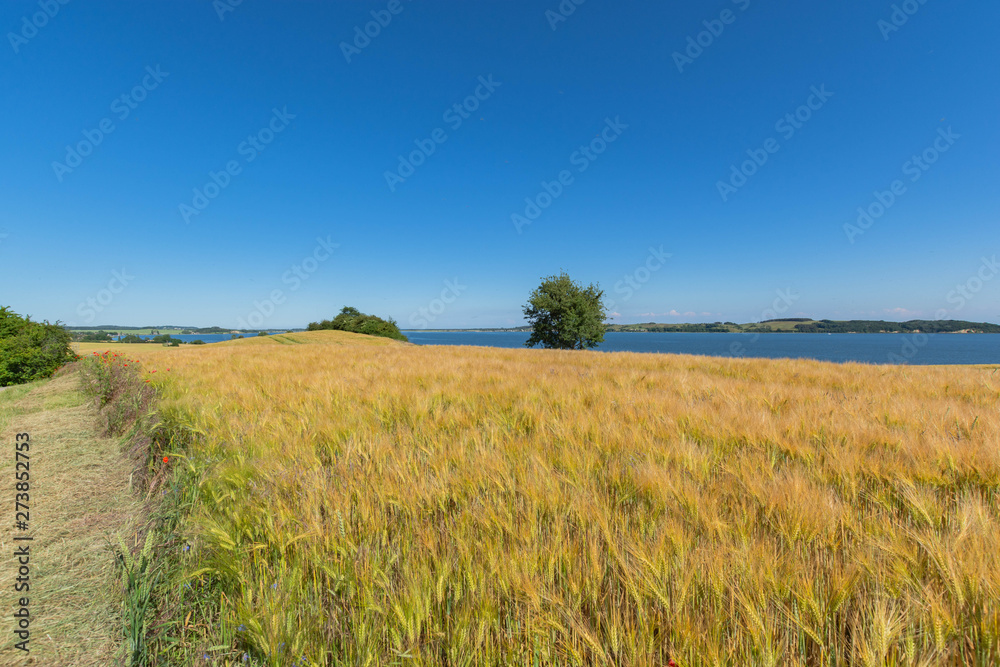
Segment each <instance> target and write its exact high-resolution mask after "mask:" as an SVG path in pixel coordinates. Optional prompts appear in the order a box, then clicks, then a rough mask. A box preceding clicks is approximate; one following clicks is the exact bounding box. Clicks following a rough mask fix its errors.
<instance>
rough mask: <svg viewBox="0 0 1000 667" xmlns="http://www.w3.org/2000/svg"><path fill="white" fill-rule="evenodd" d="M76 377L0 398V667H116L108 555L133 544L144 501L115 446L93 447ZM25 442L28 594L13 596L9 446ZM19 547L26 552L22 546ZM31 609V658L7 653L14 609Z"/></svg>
mask: <svg viewBox="0 0 1000 667" xmlns="http://www.w3.org/2000/svg"><path fill="white" fill-rule="evenodd" d="M94 416H95V412H94V408H93V405H92V403H91V402H90V400H89V399H88V398H87V397H86V396H84V394H83V393H82V392H81V391H80V389H79V378H78V376H77V374H76V372H68V373H64V374H62V375H60V376H59V377H56V378H54V379H52V380H46V381H43V382H35V383H32V384H30V385H26V386H20V387H11V388H8V389H7V390H6V391H3V392H0V442H2V443H3V445H2V447H3V451H2V454H0V479H2V480H3V481H2V483H0V489H2V490H3V491H2V492H3V494H4V496H3V497H2V498H0V507H3V511H2V516H0V553H2V554H3V557H2V558H0V591H2V593H0V608H2V610H3V612H2V620H0V665H29V664H34V665H84V666H86V665H102V666H103V665H111V664H119V663H120V662H121V659H120V656H119V655H118V650H119V645H120V643H121V637H122V630H121V610H120V603H121V591H120V586H119V584H118V582H117V578H116V572H115V564H114V556H113V553H112V550H111V548H110V546H109V541H110V543H111V544H117V538H116V535H117V534H122V535H123V537H125V536H127V535H128V536H130V535H131V534H132V532H133V531H132V530H131V528H132V526H133V525H134V522H135V521H136V517H137V516H139V514H140V511H141V498H138V497H136V494H133V493H132V492H131V491H130V489H129V473H130V469H129V466H128V463H127V462H126V461H125V459H124V457H123V456H122V453H121V449H120V446H119V443H118V441H117V440H115V439H113V438H102V437H99V436H98V435H97V433H96V430H95V426H94V424H95V420H94ZM23 432H27V433H29V434H30V435H31V450H30V456H31V459H30V464H31V470H30V472H31V491H30V494H31V498H30V512H31V519H30V526H31V530H30V534H32V535H33V536H34V540H33V541H32V542H30V545H31V547H30V548H31V575H30V576H31V590H30V592H29V593H27V594H25V593H15V592H14V588H13V585H14V579H15V577H16V576H17V573H16V562H15V561H14V558H13V553H14V549H15V542H14V541H13V537H14V534H15V533H19V534H20V531H15V530H14V528H13V522H14V497H13V494H14V484H13V480H14V442H15V441H14V436H15V434H17V433H23ZM17 544H23V542H19V543H17ZM22 596H26V597H28V598H29V599H30V612H31V626H30V631H31V641H30V644H29V646H30V647H31V652H30V653H28V654H25V653H23V652H22V651H20V650H18V649H16V648H14V643H15V642H16V641H19V640H18V639H17V638H16V636H15V635H14V634H13V632H12V629H13V627H12V623H13V618H12V616H11V614H13V611H14V606H15V603H16V601H17V599H18V598H19V597H22Z"/></svg>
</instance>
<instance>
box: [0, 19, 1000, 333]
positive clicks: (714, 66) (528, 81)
mask: <svg viewBox="0 0 1000 667" xmlns="http://www.w3.org/2000/svg"><path fill="white" fill-rule="evenodd" d="M227 2H228V0H220V1H219V2H217V3H215V5H214V6H213V3H212V2H209V1H208V0H199V1H197V2H195V1H187V0H171V1H170V2H115V3H111V2H102V1H99V0H95V1H91V0H86V1H85V0H69V1H68V2H67V4H59V0H42V2H41V3H39V2H38V0H35V1H21V0H5V1H4V2H3V4H2V6H0V29H2V32H3V34H4V39H3V43H2V44H0V76H2V85H0V98H2V106H0V109H2V111H0V113H2V118H3V121H4V122H3V126H4V130H3V132H2V133H0V155H2V159H0V194H2V204H3V205H2V206H0V234H2V235H3V236H0V304H4V305H9V306H11V307H13V308H14V309H15V310H16V311H18V312H22V313H28V314H31V315H32V316H33V317H35V318H38V319H49V320H56V319H58V320H62V321H64V322H70V323H74V324H78V325H83V324H103V323H117V324H123V325H147V324H154V323H156V324H164V323H176V324H189V325H201V326H208V325H221V326H226V327H235V326H238V325H239V323H240V322H241V321H242V322H248V323H249V324H259V325H260V326H263V327H283V326H304V325H305V324H306V323H307V322H308V321H310V320H314V319H319V318H321V317H329V316H331V315H333V314H335V313H336V311H337V310H339V308H340V307H341V306H343V305H345V304H349V305H353V306H356V307H358V308H360V309H361V310H364V311H366V312H374V313H376V314H379V315H383V316H392V317H394V318H395V319H396V320H398V321H399V323H400V324H401V325H402V326H403V327H404V328H405V327H410V326H414V325H417V324H418V323H419V324H427V325H431V326H442V327H462V326H468V327H478V326H495V325H502V326H508V325H518V324H522V323H523V320H522V316H521V310H520V308H521V305H522V304H523V303H524V301H525V300H526V297H527V296H528V294H529V292H530V291H531V289H532V288H533V287H535V286H536V285H537V284H538V282H539V278H540V277H542V276H546V275H550V274H553V273H557V272H558V271H559V270H560V269H565V270H566V271H567V272H568V273H569V274H570V275H571V276H572V277H574V278H575V279H577V280H579V281H582V282H585V283H589V282H599V283H600V284H601V286H602V287H603V288H604V289H605V291H606V295H607V298H608V301H609V305H610V306H611V310H612V311H613V312H615V313H617V314H618V315H617V316H616V321H619V322H635V321H650V320H656V321H661V322H672V321H674V322H676V321H715V320H733V321H741V322H743V321H754V320H758V319H761V318H762V315H770V313H769V312H768V309H769V308H772V306H774V305H776V304H777V305H778V307H779V308H778V309H777V311H776V312H777V313H778V314H780V315H788V316H804V315H808V316H813V317H818V318H841V319H844V318H881V319H894V320H902V319H910V318H917V317H925V318H934V317H935V316H936V315H937V314H940V309H942V308H944V309H948V313H947V316H948V317H954V318H957V319H970V320H989V321H994V322H996V321H1000V298H998V297H1000V277H998V279H993V275H992V274H991V271H992V273H996V270H995V269H984V266H983V258H984V257H985V258H986V259H990V258H992V257H993V256H994V254H995V253H997V252H1000V247H998V246H1000V243H998V240H1000V238H998V233H997V221H998V209H1000V206H998V205H1000V168H998V162H997V159H998V155H1000V124H998V123H997V118H998V117H1000V88H998V86H997V82H998V81H1000V40H997V38H996V34H995V32H996V26H997V25H998V24H1000V5H998V4H996V3H988V2H972V1H962V0H926V2H925V3H924V4H920V3H919V2H917V0H910V2H909V4H908V8H909V9H911V10H914V9H915V12H914V13H913V14H912V15H904V14H899V13H897V15H896V16H895V17H893V11H894V10H893V7H892V5H893V3H891V2H888V1H886V2H873V1H871V0H843V1H841V2H837V3H803V2H792V1H791V0H779V1H778V2H762V1H760V0H737V1H731V0H713V1H711V2H697V3H652V2H646V1H643V2H639V1H632V2H630V1H626V2H607V1H605V0H586V2H583V3H582V4H580V5H579V6H577V5H575V4H573V3H572V0H565V1H564V2H563V3H562V5H563V8H564V10H565V9H568V8H570V7H574V8H575V11H573V12H572V13H571V14H570V15H569V16H563V15H561V14H558V12H559V7H560V3H559V1H558V0H537V1H535V0H532V1H519V0H496V1H475V2H474V1H472V0H469V1H467V2H432V1H429V0H413V1H411V0H399V2H398V4H396V3H390V2H388V0H386V1H379V2H293V1H286V2H274V1H270V2H268V1H265V0H243V1H242V2H241V3H240V4H238V5H236V6H233V7H229V6H228V4H223V3H227ZM904 4H905V3H904ZM220 7H229V9H231V10H232V11H222V10H221V9H220ZM46 8H47V10H48V12H49V13H50V14H53V15H52V16H51V17H50V16H46V15H44V14H41V13H40V12H45V11H46ZM390 10H395V11H396V13H395V14H394V13H392V11H390ZM373 11H374V12H375V18H373V15H372V12H373ZM724 12H725V13H724ZM220 13H221V18H220ZM567 13H568V12H567ZM904 16H905V19H906V20H905V22H904V21H903V17H904ZM556 17H558V19H562V18H565V20H557V18H556ZM376 18H377V19H381V20H382V21H383V22H384V23H386V25H385V26H384V27H383V26H376V24H372V25H369V26H367V27H368V30H369V31H370V32H372V33H375V32H377V33H378V34H377V35H376V36H375V37H372V38H368V39H367V42H366V40H365V39H360V38H359V39H358V40H357V44H358V45H360V46H361V48H359V47H358V46H357V45H355V44H353V42H354V41H355V39H356V35H357V33H356V30H355V28H356V27H357V28H358V29H359V30H360V31H362V32H363V31H364V30H365V27H366V23H368V22H371V21H373V20H375V19H376ZM388 19H391V20H388ZM893 19H895V21H896V24H899V25H898V26H897V25H895V24H893V23H892V20H893ZM880 21H882V22H883V23H881V25H880V23H879V22H880ZM706 22H708V23H707V24H706ZM39 24H40V25H41V27H38V25H39ZM376 27H377V28H378V30H377V31H376ZM897 27H898V29H896V28H897ZM713 30H714V32H716V33H718V34H717V35H715V34H711V31H713ZM699 33H703V34H701V35H699ZM689 37H690V38H691V39H692V40H693V41H694V42H695V43H697V41H698V40H699V39H700V41H701V42H702V43H703V44H706V46H703V47H690V42H689V41H688V39H689ZM342 43H348V44H351V48H350V49H348V50H347V51H348V53H347V54H346V55H345V47H344V46H342ZM689 47H690V48H689ZM699 48H700V52H699ZM688 49H689V52H688V54H687V55H684V56H683V58H681V57H680V56H678V55H675V54H677V53H680V54H684V52H685V50H688ZM348 58H349V59H350V62H348ZM147 68H149V69H147ZM157 68H159V69H157ZM151 72H152V73H156V74H155V76H154V74H152V73H151ZM157 72H158V73H157ZM480 77H482V80H484V81H487V82H491V81H492V82H493V83H490V85H489V86H484V85H483V84H482V83H480V81H481V79H480ZM491 77H492V78H491ZM497 84H499V85H497ZM824 86H825V89H824V88H823V87H824ZM137 87H138V88H137ZM814 89H815V90H819V91H820V92H821V93H822V96H816V95H815V93H814V92H812V91H813V90H814ZM824 91H826V92H824ZM477 92H478V94H479V96H480V98H481V99H476V98H475V95H476V94H477ZM827 93H832V96H829V97H828V96H827ZM122 96H125V99H124V100H123V99H122ZM470 96H472V97H471V98H470ZM140 98H141V99H140ZM456 104H458V105H460V108H461V105H463V104H466V105H467V107H466V108H473V107H474V110H472V111H467V110H463V111H462V112H461V113H462V115H459V113H458V112H456V111H455V110H454V109H453V107H454V105H456ZM808 104H812V106H813V107H814V108H813V109H811V110H810V109H808V107H806V108H800V107H802V106H803V105H808ZM449 109H451V112H449ZM275 110H277V112H278V113H277V115H275ZM446 112H449V113H447V114H446ZM796 113H798V114H799V118H800V119H801V118H807V120H804V121H800V120H796V121H794V125H793V124H792V123H789V122H788V121H787V120H786V121H783V122H782V123H781V124H778V125H776V124H777V123H779V121H782V119H784V118H785V117H786V115H787V114H793V119H794V115H795V114H796ZM126 114H127V115H126ZM463 115H464V116H467V117H466V118H463V117H462V116H463ZM290 116H294V118H291V117H290ZM609 120H610V124H609V122H608V121H609ZM102 123H103V127H104V128H111V129H112V131H111V132H110V133H105V132H103V131H102V130H101V128H102ZM625 126H627V127H625ZM796 126H797V127H796ZM274 130H277V131H274ZM949 132H950V135H949ZM602 134H603V135H604V138H601V135H602ZM101 135H103V136H101ZM88 136H89V137H90V139H88V138H87V137H88ZM948 136H950V138H948V139H946V138H945V137H948ZM956 136H957V137H958V138H956ZM98 137H100V138H101V140H100V143H99V144H97V145H96V146H93V147H92V150H90V148H91V147H90V146H89V144H88V142H89V141H90V140H91V139H96V138H98ZM248 137H254V142H256V143H257V145H258V146H259V148H260V149H259V150H258V148H255V147H254V146H253V144H252V143H244V142H247V141H248ZM434 137H437V139H438V141H435V140H434ZM442 139H444V140H443V141H441V140H442ZM606 139H614V140H613V141H611V142H610V143H606V142H605V140H606ZM769 140H771V141H770V142H769ZM266 141H270V143H263V142H266ZM935 141H937V148H934V146H935ZM81 142H83V144H82V147H81V148H80V152H81V153H83V152H85V153H89V154H88V155H86V156H81V157H80V158H79V161H77V158H76V157H75V156H74V155H69V156H68V155H67V147H68V146H69V147H73V150H74V151H75V150H76V147H77V146H79V145H80V144H81ZM415 142H422V144H423V145H424V147H425V148H427V147H429V146H431V145H433V147H434V152H433V153H432V154H430V155H429V156H423V155H417V156H416V160H415V161H416V162H422V164H420V165H419V166H417V167H416V168H415V169H414V170H413V173H412V175H409V170H408V167H407V166H405V165H404V166H403V167H402V170H401V171H400V164H399V162H400V160H399V157H398V156H400V155H404V156H409V155H410V154H411V153H412V152H413V151H415V150H418V147H417V143H415ZM591 142H594V143H591ZM581 147H588V151H590V150H591V149H590V148H589V147H593V150H594V151H595V152H590V153H589V156H588V154H587V153H584V152H579V151H580V149H581ZM766 147H770V148H771V149H772V150H774V149H776V152H771V153H769V152H768V151H767V150H766ZM945 148H946V149H947V150H946V151H944V152H939V151H938V149H945ZM602 149H603V152H601V153H600V154H597V153H596V151H599V150H602ZM925 150H929V153H928V157H930V158H934V159H935V160H934V163H933V164H926V163H923V162H921V164H922V165H923V166H922V167H921V166H915V165H914V164H913V163H909V164H907V163H908V162H909V161H910V160H911V159H912V157H913V156H914V155H916V156H918V157H919V156H920V155H921V154H922V153H924V151H925ZM748 151H750V153H749V154H748ZM753 155H756V156H757V159H758V161H760V160H761V159H762V157H763V156H766V157H767V161H766V162H764V164H763V165H761V166H759V167H757V166H756V165H753V164H749V165H747V166H746V167H745V169H746V171H748V172H754V168H755V167H756V172H755V173H752V175H751V176H749V177H747V178H746V180H745V183H744V182H743V180H742V178H743V177H742V176H737V177H733V175H732V173H731V169H732V166H733V165H736V168H737V169H739V168H740V165H742V163H743V162H744V161H746V160H749V159H751V156H753ZM251 158H253V159H252V160H251ZM421 158H422V159H421ZM408 159H409V158H407V160H408ZM56 163H58V164H56ZM228 163H232V164H231V165H230V166H232V167H233V170H234V172H238V173H235V175H229V174H225V175H221V172H224V171H225V170H226V168H227V164H228ZM74 164H76V165H77V166H75V167H73V166H72V165H74ZM70 169H71V170H70ZM211 172H214V173H216V175H217V180H219V181H221V182H226V181H227V179H228V184H227V185H226V187H224V188H219V189H218V190H216V189H215V188H214V187H211V186H210V187H209V188H208V190H209V192H210V193H212V194H215V195H217V196H215V197H214V198H213V199H211V200H207V199H206V200H204V201H202V200H199V199H198V197H196V195H195V192H194V191H195V189H199V190H201V191H202V192H203V193H204V190H205V186H206V184H208V183H211V182H212V181H211V178H210V173H211ZM387 172H394V173H395V174H396V176H399V175H400V174H401V173H402V174H403V175H404V176H406V178H405V180H404V181H403V182H399V181H397V180H396V177H387V175H386V174H387ZM561 172H566V173H563V174H562V176H563V178H564V179H566V184H565V185H563V184H559V178H560V174H561ZM731 179H732V180H731ZM897 180H898V181H899V183H897V184H896V185H897V189H898V192H899V193H900V194H898V195H892V197H894V201H893V202H892V203H891V204H890V205H888V206H887V207H886V208H885V210H884V212H883V213H882V215H881V216H877V217H873V218H872V219H871V222H870V224H869V223H867V222H866V223H865V224H866V225H867V227H866V228H862V227H858V226H857V219H858V217H859V214H858V208H859V207H864V208H869V207H872V205H873V204H876V203H877V199H876V197H875V194H874V193H875V192H876V191H880V192H883V191H889V192H891V189H892V184H893V181H897ZM389 181H392V183H390V182H389ZM543 181H544V182H546V183H548V184H549V189H550V190H551V191H552V192H557V193H559V194H558V196H556V197H555V198H554V199H551V203H550V201H549V200H548V199H547V198H548V197H549V195H548V194H547V193H545V190H544V189H543V186H542V182H543ZM720 181H721V182H725V183H728V185H729V187H722V188H721V191H720ZM734 183H735V184H736V185H738V187H736V186H734V185H733V184H734ZM560 188H561V189H562V191H561V193H560V192H559V189H560ZM540 193H541V194H542V195H543V196H541V197H540V203H543V204H549V205H548V206H547V207H546V208H544V210H540V215H537V217H535V219H534V220H532V221H531V224H515V222H516V221H517V220H520V218H515V219H514V220H513V221H512V215H515V214H516V215H519V216H525V215H526V213H529V214H532V215H534V214H535V213H538V212H537V211H532V210H530V209H529V210H528V211H526V208H528V205H527V204H526V202H525V199H526V198H529V199H533V200H536V201H538V200H539V195H540ZM888 197H889V195H882V198H883V200H884V202H888V201H889V199H888ZM206 203H207V206H205V204H206ZM196 204H197V205H201V206H202V209H201V210H198V209H197V208H195V205H196ZM182 205H184V206H187V207H191V208H190V209H184V208H182ZM879 206H881V204H879ZM879 206H875V207H874V208H872V211H873V212H874V213H878V212H879ZM185 210H186V211H187V214H185ZM192 211H195V212H196V214H194V213H192ZM523 220H527V217H525V218H523ZM845 225H854V226H855V227H854V228H851V227H848V228H847V229H845ZM852 229H853V231H852ZM318 238H321V239H323V240H324V242H325V243H326V244H327V245H330V244H337V247H336V248H334V249H333V250H332V251H331V250H328V249H325V248H324V246H323V245H322V244H320V243H319V242H318V241H317V239H318ZM661 247H662V250H661ZM650 248H653V249H654V250H655V251H656V253H653V254H652V255H651V251H650ZM660 253H663V254H669V255H670V257H669V258H663V257H660V258H659V259H657V258H656V255H659V254H660ZM315 257H319V258H321V259H322V258H325V260H324V261H318V260H316V259H315ZM309 258H313V259H309ZM297 266H298V267H299V269H298V275H297V274H296V272H295V271H296V269H295V267H297ZM650 268H653V269H654V270H652V271H650V270H649V269H650ZM308 269H312V271H311V272H310V271H309V270H308ZM114 272H118V274H122V273H123V272H124V275H123V276H122V277H121V278H118V277H116V274H115V273H114ZM977 275H980V276H982V277H984V278H986V279H985V280H977V279H976V278H975V277H976V276H977ZM302 276H305V279H303V277H302ZM626 276H628V277H629V280H631V281H632V283H633V285H634V287H635V288H633V287H630V286H629V285H628V282H627V281H626V280H625V279H626ZM456 280H457V285H456V284H455V281H456ZM970 280H971V281H972V282H971V283H970V282H969V281H970ZM446 281H449V282H447V283H446ZM958 285H963V286H965V290H966V295H965V296H957V295H956V292H955V290H956V287H957V286H958ZM970 288H975V289H972V290H971V291H970ZM276 290H277V291H280V295H278V296H279V298H278V299H277V300H276V301H277V302H269V300H270V299H271V297H272V293H274V292H275V291H276ZM779 292H780V293H781V294H784V295H786V296H785V297H784V298H783V297H781V296H779V295H778V293H779ZM442 293H443V296H444V297H445V298H444V299H443V300H442ZM789 294H791V295H792V296H790V297H789V296H787V295H789ZM88 300H89V305H88ZM446 302H447V303H446ZM786 304H787V305H786ZM421 308H423V309H425V313H424V314H423V315H421V314H420V309H421ZM255 312H256V313H258V315H257V316H254V319H248V318H250V317H251V316H252V315H253V313H255ZM428 315H429V317H428Z"/></svg>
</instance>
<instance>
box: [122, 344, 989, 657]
mask: <svg viewBox="0 0 1000 667" xmlns="http://www.w3.org/2000/svg"><path fill="white" fill-rule="evenodd" d="M321 333H324V334H326V333H339V332H321ZM299 336H301V337H302V339H303V340H306V341H311V342H312V343H313V344H309V345H297V346H282V345H277V344H271V345H268V346H264V345H261V344H259V343H257V342H256V339H249V340H246V341H235V342H234V343H233V344H226V345H212V346H204V347H203V348H198V349H176V348H174V349H166V348H155V347H151V346H133V348H130V349H129V354H135V355H141V357H142V359H143V360H144V366H145V368H146V369H147V371H151V370H153V369H157V370H158V372H157V374H155V375H153V374H150V375H149V376H148V377H150V378H152V379H153V381H154V382H156V383H159V384H160V386H161V389H162V390H163V392H164V394H165V395H166V401H165V403H164V405H165V406H166V408H167V409H168V410H170V411H173V412H174V413H175V414H179V415H185V418H186V419H187V420H188V422H189V426H190V427H191V428H192V432H197V433H201V434H202V436H201V437H200V439H198V440H197V441H196V442H195V443H194V444H192V445H191V450H190V451H189V452H187V455H188V456H189V457H190V458H189V460H188V465H189V466H190V470H191V471H192V472H193V474H194V475H195V476H196V478H197V479H198V480H199V481H198V489H199V491H198V493H199V503H198V506H197V508H195V510H194V512H193V513H192V514H191V515H190V516H189V517H188V520H187V523H186V526H185V530H186V533H187V536H188V537H189V539H190V543H191V545H192V549H191V555H190V560H189V562H188V563H187V565H186V567H187V573H188V576H189V577H191V578H192V579H191V580H192V581H193V582H195V586H194V588H195V589H196V590H195V591H194V592H192V593H191V595H192V596H196V595H197V596H201V598H200V599H218V600H220V602H219V605H218V607H219V614H218V618H219V619H220V620H221V622H220V624H219V625H220V628H219V629H216V628H212V629H206V631H205V634H204V636H203V637H202V639H201V641H202V642H203V643H202V645H204V646H206V647H209V646H211V645H213V644H216V643H227V642H229V643H230V646H229V647H228V648H227V649H226V650H223V651H219V652H217V653H214V654H213V653H212V652H210V651H207V652H209V654H210V656H211V655H217V656H220V659H221V656H222V655H226V656H239V655H241V653H242V652H244V651H245V652H247V653H248V655H249V657H250V659H252V660H255V661H258V662H259V663H261V664H270V665H284V664H292V663H293V662H296V661H297V662H298V663H299V664H301V663H302V662H303V660H304V662H305V664H372V665H378V664H392V663H404V662H405V664H414V665H443V664H447V665H481V664H519V665H520V664H525V665H527V664H538V665H644V666H645V665H649V666H652V665H663V664H665V663H666V662H667V661H668V660H669V659H674V660H675V661H676V662H677V663H678V664H679V665H683V666H687V665H721V664H752V665H844V664H852V665H854V664H859V665H861V664H863V665H883V664H894V665H984V666H985V665H994V664H998V662H1000V568H998V567H997V554H998V553H1000V519H998V516H1000V511H998V510H1000V451H998V448H997V442H1000V413H998V406H1000V373H998V372H997V369H996V368H985V367H969V366H965V367H899V366H895V367H890V366H869V365H862V364H844V365H835V364H828V363H821V362H815V361H808V360H799V361H792V360H743V359H721V358H699V357H691V356H677V355H646V354H627V353H623V354H617V353H616V354H604V353H581V352H559V351H542V350H501V349H489V348H471V347H419V346H412V345H401V344H393V343H392V342H391V341H385V343H386V344H382V341H378V342H376V341H375V339H365V338H363V337H353V338H352V337H350V336H346V337H345V336H339V337H337V338H335V339H334V338H331V339H326V340H325V339H324V338H323V337H322V336H319V335H311V334H299ZM369 343H371V344H369ZM138 348H143V349H141V350H140V349H138ZM166 368H169V369H170V370H169V371H166V372H160V371H165V369H166ZM199 587H200V589H201V590H200V592H199V591H198V590H197V589H199ZM182 595H187V594H186V593H183V591H182ZM175 602H176V605H175V606H176V608H177V609H185V608H188V607H189V604H188V601H187V600H186V599H185V598H183V597H181V598H179V599H178V600H176V601H175ZM219 637H228V638H235V639H227V640H226V642H216V641H213V639H218V638H219Z"/></svg>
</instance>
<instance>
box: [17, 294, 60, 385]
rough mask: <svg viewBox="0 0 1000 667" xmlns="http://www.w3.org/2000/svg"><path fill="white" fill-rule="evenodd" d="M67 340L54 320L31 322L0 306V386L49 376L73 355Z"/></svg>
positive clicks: (28, 318)
mask: <svg viewBox="0 0 1000 667" xmlns="http://www.w3.org/2000/svg"><path fill="white" fill-rule="evenodd" d="M70 340H71V338H70V335H69V331H67V330H66V328H65V327H63V326H62V325H60V324H59V323H58V322H57V323H56V324H49V323H48V322H32V321H31V318H30V317H22V316H20V315H18V314H17V313H15V312H14V311H12V310H10V309H9V308H7V307H0V387H7V386H10V385H13V384H21V383H23V382H31V381H32V380H39V379H41V378H46V377H49V376H50V375H52V373H54V372H55V370H56V369H57V368H59V367H60V366H62V365H63V364H65V363H68V362H70V361H73V360H74V359H76V355H75V354H74V353H73V351H72V350H71V349H70Z"/></svg>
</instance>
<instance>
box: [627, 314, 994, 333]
mask: <svg viewBox="0 0 1000 667" xmlns="http://www.w3.org/2000/svg"><path fill="white" fill-rule="evenodd" d="M608 331H621V332H640V333H641V332H655V333H1000V325H997V324H990V323H989V322H967V321H965V320H909V321H907V322H887V321H885V320H811V319H808V318H801V317H795V318H789V319H783V320H766V321H764V322H750V323H747V324H736V323H735V322H713V323H704V324H702V323H698V324H658V323H655V322H647V323H641V324H609V325H608Z"/></svg>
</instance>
